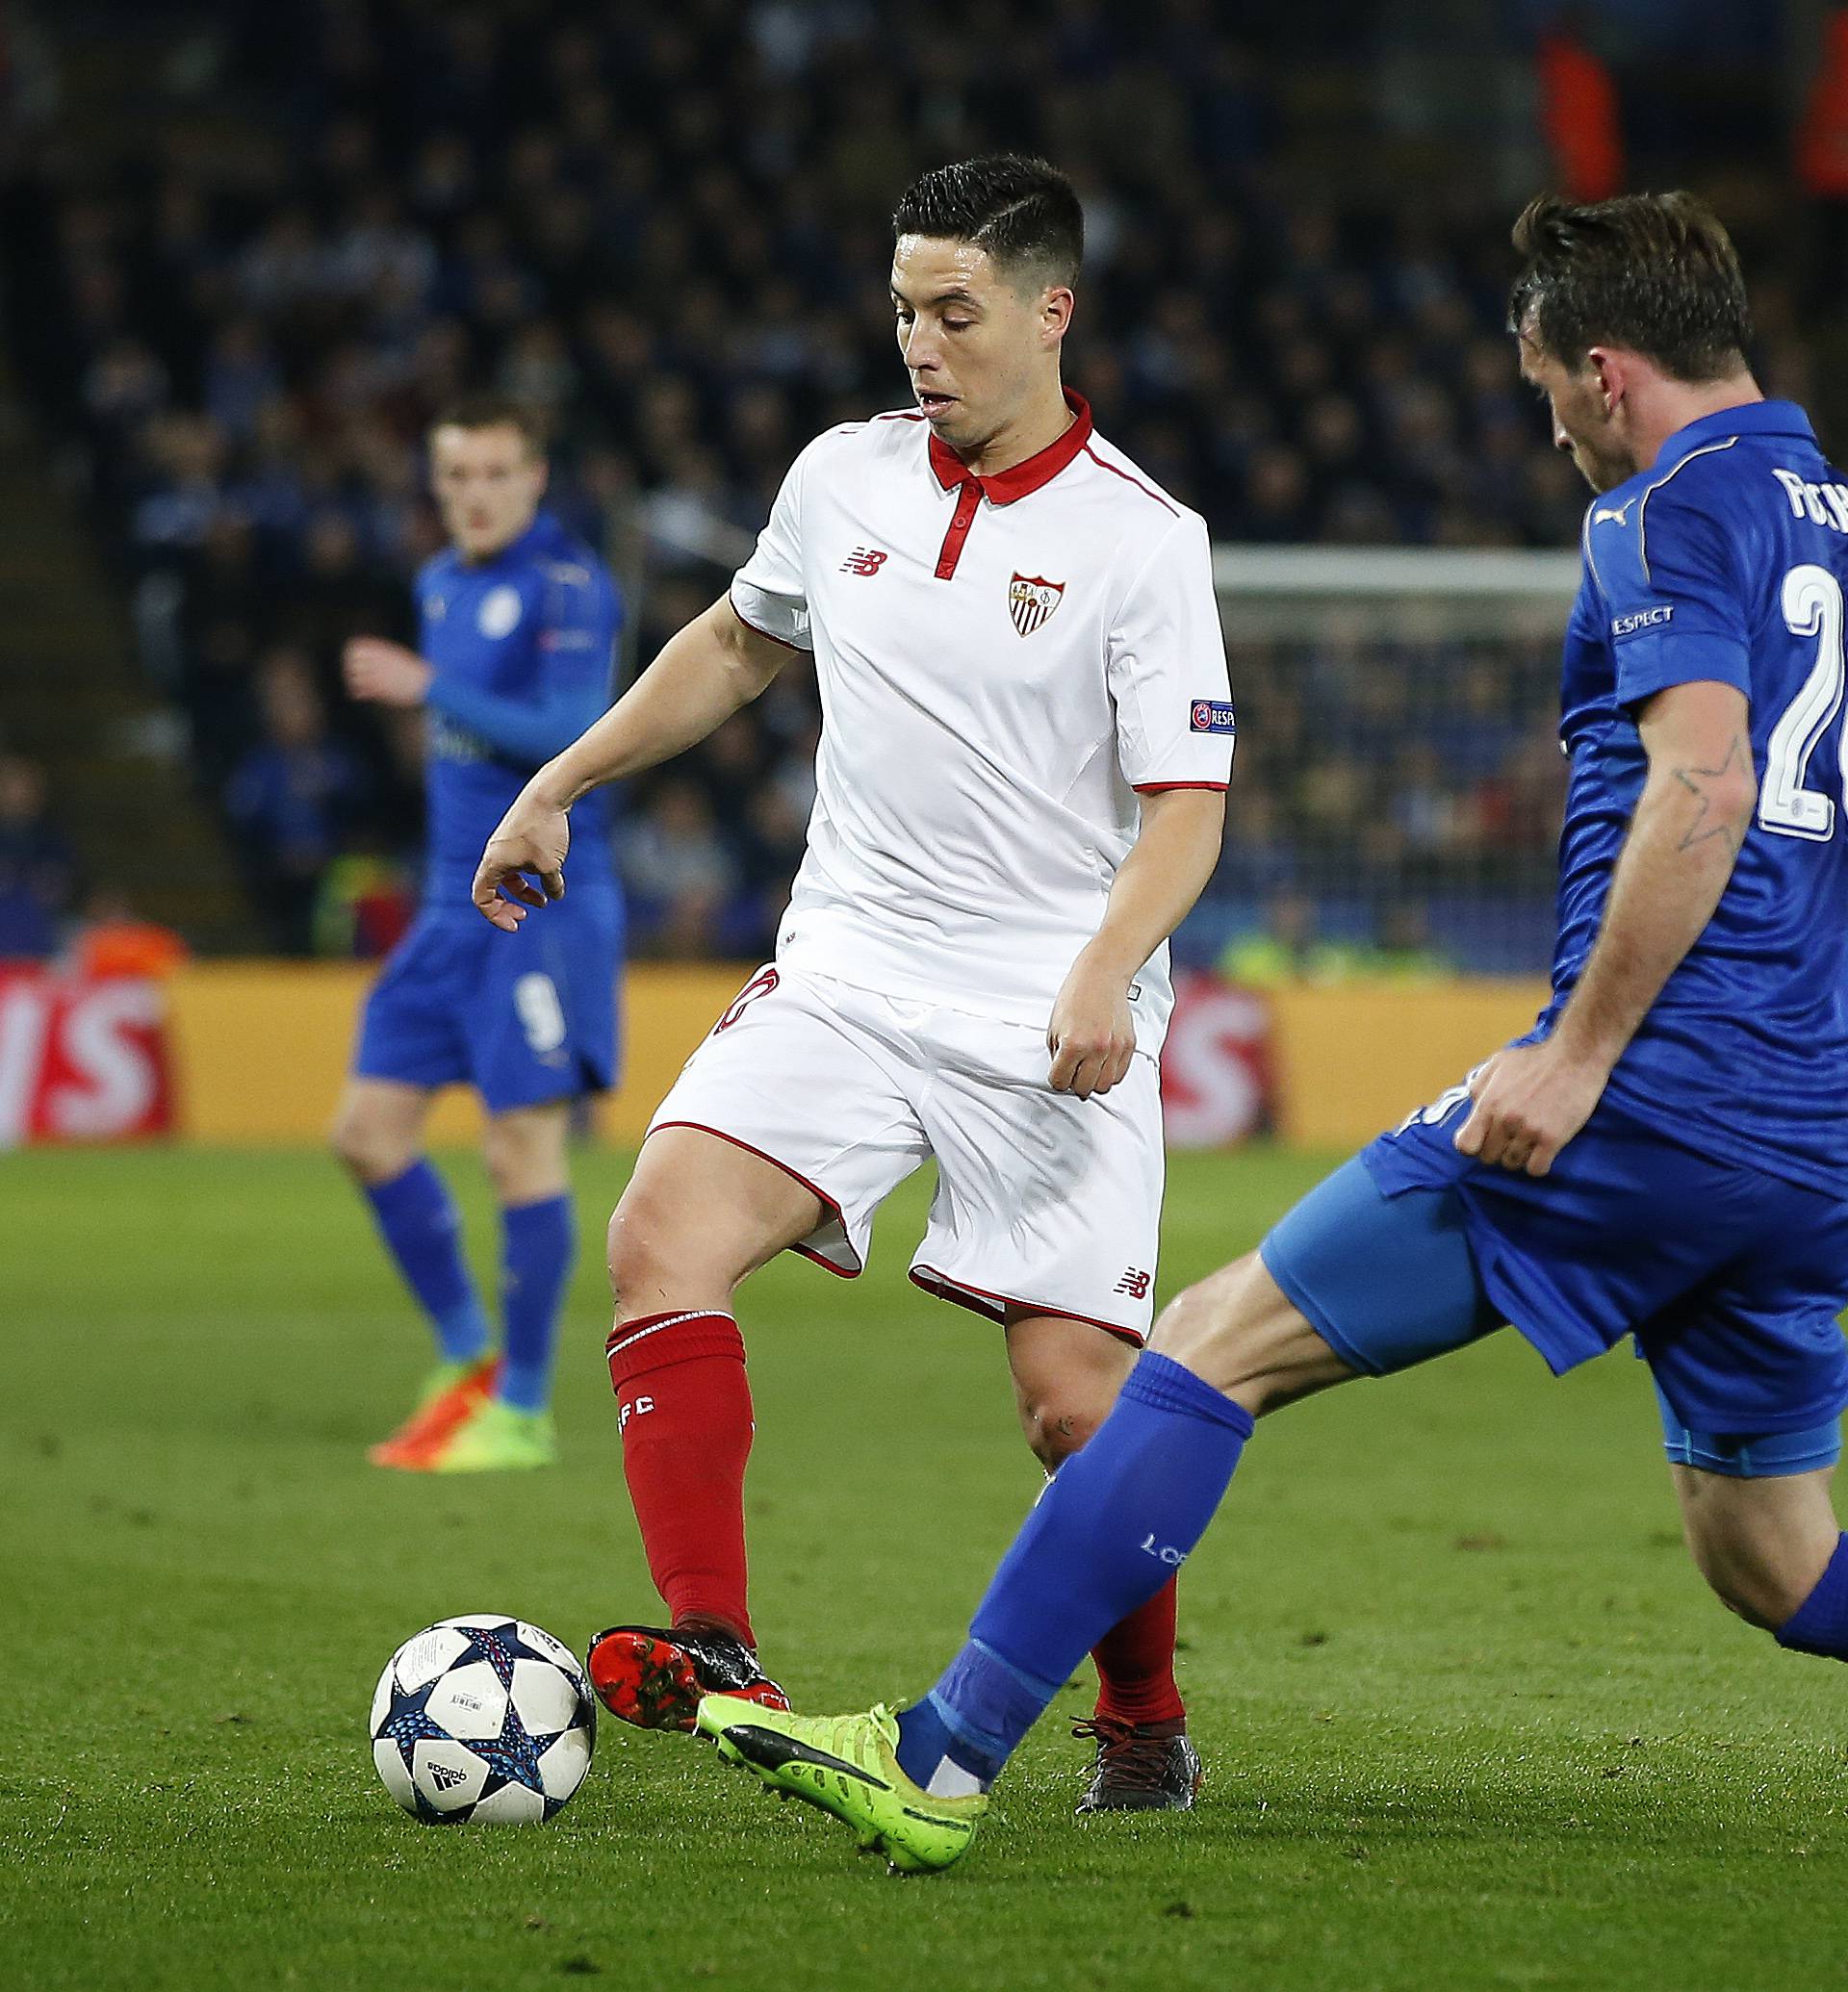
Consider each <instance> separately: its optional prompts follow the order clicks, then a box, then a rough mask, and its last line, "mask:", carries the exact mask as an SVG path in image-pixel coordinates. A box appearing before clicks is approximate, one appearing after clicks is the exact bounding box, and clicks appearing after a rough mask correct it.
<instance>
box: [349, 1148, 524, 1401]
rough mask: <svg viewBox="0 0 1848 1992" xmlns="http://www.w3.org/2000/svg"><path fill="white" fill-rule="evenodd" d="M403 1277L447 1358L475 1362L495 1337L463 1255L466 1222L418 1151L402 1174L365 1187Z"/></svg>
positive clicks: (444, 1358) (453, 1360)
mask: <svg viewBox="0 0 1848 1992" xmlns="http://www.w3.org/2000/svg"><path fill="white" fill-rule="evenodd" d="M366 1197H367V1201H368V1202H369V1203H370V1204H371V1205H372V1214H373V1215H374V1216H375V1217H376V1218H377V1219H378V1228H379V1230H380V1232H381V1233H382V1234H383V1235H384V1239H385V1244H386V1247H387V1249H388V1250H389V1251H390V1253H391V1255H392V1257H393V1259H395V1260H396V1261H397V1262H398V1271H399V1272H400V1273H402V1274H403V1275H404V1283H405V1285H406V1286H407V1287H409V1288H410V1290H411V1291H412V1292H413V1293H415V1294H416V1295H417V1299H418V1304H419V1305H420V1306H421V1307H422V1308H423V1310H424V1313H425V1314H426V1315H428V1316H429V1317H430V1325H431V1326H432V1327H433V1328H434V1329H435V1330H436V1340H437V1343H438V1346H439V1347H440V1348H441V1349H442V1351H443V1360H444V1361H445V1362H446V1363H472V1362H474V1361H475V1360H476V1359H477V1358H478V1357H480V1356H482V1355H484V1354H485V1353H486V1352H487V1348H488V1344H489V1342H490V1341H492V1340H493V1337H492V1335H491V1334H490V1333H489V1330H488V1317H487V1315H486V1314H484V1313H483V1312H482V1308H481V1301H480V1296H479V1295H478V1294H477V1293H476V1292H475V1282H474V1281H473V1280H472V1279H470V1278H469V1269H468V1267H467V1266H466V1265H465V1264H463V1261H462V1228H461V1220H460V1219H459V1218H458V1217H457V1215H456V1212H455V1204H454V1201H453V1200H452V1199H451V1197H450V1195H449V1190H448V1189H447V1188H445V1187H444V1183H443V1179H442V1177H441V1176H439V1175H438V1174H437V1173H436V1171H435V1169H433V1168H432V1167H431V1166H430V1163H429V1160H428V1158H427V1157H420V1158H419V1159H418V1160H417V1161H416V1162H413V1163H412V1164H411V1165H410V1167H409V1168H408V1169H406V1170H405V1171H404V1173H403V1174H402V1175H401V1176H394V1177H393V1178H392V1180H391V1181H390V1182H389V1183H373V1184H370V1185H368V1186H367V1188H366Z"/></svg>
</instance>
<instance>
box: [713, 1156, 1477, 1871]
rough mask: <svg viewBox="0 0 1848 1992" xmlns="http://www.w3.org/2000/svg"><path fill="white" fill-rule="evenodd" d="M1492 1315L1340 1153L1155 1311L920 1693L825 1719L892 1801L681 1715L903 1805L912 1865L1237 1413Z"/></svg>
mask: <svg viewBox="0 0 1848 1992" xmlns="http://www.w3.org/2000/svg"><path fill="white" fill-rule="evenodd" d="M1499 1324H1500V1316H1499V1315H1497V1314H1496V1312H1495V1310H1494V1308H1493V1307H1492V1306H1491V1304H1490V1303H1489V1301H1488V1299H1487V1296H1486V1294H1485V1292H1484V1290H1483V1287H1482V1282H1481V1279H1480V1276H1479V1274H1478V1272H1477V1268H1476V1261H1475V1257H1474V1253H1473V1250H1472V1247H1471V1245H1470V1242H1469V1238H1468V1233H1467V1231H1466V1228H1465V1224H1464V1221H1463V1213H1462V1211H1461V1208H1460V1205H1459V1203H1458V1199H1457V1197H1456V1195H1455V1193H1454V1191H1451V1190H1436V1189H1431V1190H1424V1189H1418V1190H1412V1191H1410V1192H1407V1193H1405V1194H1402V1195H1399V1196H1395V1197H1388V1196H1385V1195H1383V1194H1381V1192H1380V1191H1379V1190H1378V1189H1377V1188H1375V1187H1374V1184H1373V1179H1372V1177H1371V1175H1370V1174H1369V1172H1368V1170H1367V1167H1366V1165H1365V1164H1364V1163H1363V1162H1360V1161H1358V1160H1356V1161H1354V1162H1349V1163H1348V1164H1347V1166H1346V1167H1345V1168H1343V1169H1340V1170H1338V1171H1337V1172H1336V1173H1335V1175H1333V1176H1332V1177H1330V1178H1329V1179H1328V1180H1327V1181H1326V1182H1325V1183H1323V1184H1322V1186H1321V1187H1320V1188H1318V1189H1316V1190H1313V1191H1312V1192H1311V1193H1310V1194H1309V1196H1308V1197H1307V1198H1305V1199H1304V1200H1303V1202H1302V1203H1301V1204H1299V1205H1297V1206H1296V1209H1295V1210H1294V1211H1293V1212H1292V1213H1290V1214H1289V1215H1288V1216H1286V1217H1285V1218H1284V1219H1283V1221H1282V1222H1281V1223H1280V1224H1279V1225H1278V1226H1277V1227H1276V1229H1275V1230H1274V1231H1272V1232H1271V1233H1270V1237H1269V1238H1267V1239H1266V1240H1265V1241H1264V1244H1263V1246H1262V1247H1261V1248H1260V1250H1259V1251H1258V1252H1257V1253H1254V1254H1250V1255H1248V1256H1247V1257H1245V1258H1244V1259H1242V1260H1240V1261H1238V1262H1237V1263H1235V1264H1232V1265H1230V1266H1228V1267H1226V1268H1225V1269H1224V1270H1223V1271H1221V1272H1219V1273H1216V1274H1214V1275H1213V1276H1212V1277H1211V1278H1210V1279H1207V1280H1204V1281H1202V1282H1201V1283H1200V1284H1199V1285H1198V1286H1196V1287H1193V1288H1191V1289H1189V1290H1187V1291H1186V1292H1184V1293H1182V1294H1181V1295H1180V1296H1179V1297H1178V1298H1177V1299H1176V1300H1175V1301H1174V1302H1172V1303H1171V1304H1170V1305H1169V1307H1168V1308H1167V1309H1166V1310H1165V1311H1164V1313H1163V1315H1162V1317H1161V1319H1160V1320H1159V1321H1158V1322H1157V1324H1156V1328H1155V1333H1154V1337H1153V1341H1152V1343H1151V1346H1150V1348H1149V1350H1148V1352H1147V1353H1145V1354H1144V1355H1143V1356H1142V1358H1141V1359H1140V1360H1139V1361H1138V1363H1137V1364H1136V1366H1135V1367H1134V1368H1133V1369H1132V1370H1131V1372H1130V1374H1129V1377H1128V1379H1127V1381H1126V1382H1125V1383H1124V1385H1123V1387H1122V1390H1121V1392H1120V1393H1119V1395H1118V1397H1117V1403H1116V1406H1115V1408H1114V1409H1113V1410H1112V1412H1111V1414H1110V1416H1109V1417H1108V1418H1106V1419H1105V1421H1104V1423H1103V1425H1102V1427H1101V1428H1100V1429H1099V1431H1098V1432H1097V1434H1096V1435H1095V1437H1094V1438H1092V1439H1091V1442H1090V1443H1088V1444H1087V1445H1085V1446H1084V1447H1083V1448H1082V1450H1080V1451H1079V1452H1078V1453H1077V1454H1076V1455H1075V1456H1074V1457H1073V1458H1072V1459H1071V1460H1070V1461H1068V1462H1067V1463H1066V1464H1065V1466H1064V1467H1063V1468H1061V1469H1060V1471H1059V1473H1058V1474H1057V1476H1056V1477H1055V1478H1054V1479H1053V1481H1052V1483H1051V1485H1050V1486H1049V1487H1048V1488H1047V1489H1046V1491H1045V1493H1044V1494H1043V1495H1042V1496H1041V1498H1040V1501H1039V1503H1038V1504H1037V1506H1036V1507H1035V1508H1034V1510H1033V1513H1032V1514H1031V1515H1030V1516H1029V1517H1028V1519H1027V1521H1026V1523H1025V1525H1024V1527H1023V1528H1022V1529H1021V1531H1020V1533H1019V1535H1018V1536H1017V1537H1016V1538H1015V1540H1014V1546H1013V1547H1012V1548H1011V1549H1010V1550H1009V1552H1008V1554H1007V1555H1006V1557H1004V1558H1003V1560H1002V1563H1001V1566H1000V1569H999V1570H998V1571H997V1572H996V1574H995V1577H994V1580H993V1582H992V1583H991V1584H990V1586H989V1588H988V1595H987V1596H985V1597H984V1599H983V1601H982V1604H981V1606H980V1608H979V1609H978V1611H977V1613H976V1616H975V1620H974V1622H973V1623H972V1625H971V1628H970V1638H969V1641H968V1643H967V1644H966V1645H965V1646H964V1647H963V1650H962V1652H961V1653H960V1654H958V1656H957V1658H956V1659H955V1660H954V1661H953V1662H952V1663H951V1665H950V1667H949V1668H948V1669H947V1670H946V1672H945V1673H943V1675H942V1676H941V1677H940V1678H939V1680H938V1681H937V1685H936V1687H935V1688H934V1689H933V1690H932V1692H931V1693H930V1694H929V1695H928V1696H927V1697H925V1698H924V1699H923V1700H922V1701H920V1702H918V1703H916V1704H915V1705H914V1706H912V1707H911V1708H908V1709H906V1710H905V1712H904V1714H903V1715H902V1716H901V1717H899V1718H897V1719H895V1720H894V1719H893V1718H891V1717H890V1716H889V1715H883V1714H881V1713H880V1712H878V1711H875V1712H874V1714H873V1715H871V1716H867V1717H860V1718H856V1719H853V1721H854V1724H857V1725H858V1726H854V1727H852V1728H851V1731H850V1730H848V1729H840V1730H839V1734H838V1735H837V1736H835V1741H836V1742H837V1743H838V1744H839V1745H840V1747H841V1748H842V1749H847V1750H850V1751H851V1753H852V1754H853V1755H854V1757H855V1759H856V1761H858V1760H859V1759H860V1758H862V1757H863V1758H865V1759H866V1760H867V1761H868V1762H874V1761H877V1763H878V1764H880V1765H882V1766H884V1767H885V1768H884V1771H883V1774H882V1775H884V1776H885V1778H886V1782H887V1784H888V1786H890V1788H891V1789H893V1790H894V1791H896V1792H897V1793H898V1794H899V1795H900V1796H901V1797H902V1798H903V1800H904V1802H903V1803H902V1804H897V1805H896V1806H895V1807H894V1806H888V1805H887V1804H886V1800H885V1799H884V1798H883V1797H882V1798H878V1799H877V1800H876V1802H875V1801H874V1800H868V1801H867V1803H866V1804H865V1805H863V1806H862V1805H861V1804H860V1799H859V1797H858V1796H853V1795H851V1794H850V1796H849V1797H847V1798H843V1799H840V1800H839V1802H835V1801H834V1796H833V1794H834V1788H833V1787H828V1788H824V1787H823V1786H821V1785H816V1786H814V1788H813V1789H809V1788H805V1786H804V1776H805V1775H806V1774H798V1773H795V1772H788V1773H786V1774H785V1772H784V1771H783V1769H782V1768H781V1767H782V1766H784V1765H786V1764H788V1763H790V1762H791V1761H792V1757H791V1755H790V1748H789V1747H790V1745H791V1744H795V1745H798V1746H802V1747H806V1748H810V1749H818V1748H823V1746H821V1745H818V1744H816V1743H815V1741H814V1739H813V1738H812V1737H811V1736H809V1733H808V1730H807V1729H806V1728H805V1727H804V1726H803V1724H804V1719H802V1718H790V1717H785V1716H776V1717H773V1718H766V1719H765V1720H764V1722H763V1723H762V1724H760V1725H757V1726H756V1727H754V1725H753V1724H750V1723H749V1722H746V1721H744V1720H743V1716H742V1712H741V1711H737V1712H734V1711H733V1710H732V1708H731V1707H729V1706H728V1705H727V1704H725V1703H724V1702H723V1701H719V1702H714V1703H712V1704H708V1707H707V1709H706V1710H704V1711H703V1712H702V1716H701V1724H702V1726H703V1727H705V1728H706V1729H708V1730H709V1731H710V1732H711V1733H713V1734H715V1735H718V1736H721V1737H723V1738H724V1739H725V1743H726V1746H727V1748H728V1749H729V1751H730V1753H731V1755H732V1758H733V1759H734V1760H735V1761H740V1762H744V1763H748V1764H749V1765H750V1766H751V1767H752V1768H753V1769H755V1770H757V1773H758V1775H763V1776H766V1777H768V1778H769V1779H770V1780H771V1781H772V1782H777V1783H780V1784H782V1785H783V1786H784V1787H785V1788H787V1789H789V1790H791V1791H792V1792H795V1793H796V1795H797V1796H800V1797H804V1798H809V1799H811V1800H814V1801H815V1802H817V1803H822V1804H825V1805H827V1806H828V1808H829V1809H831V1810H834V1811H837V1812H839V1813H841V1815H842V1816H843V1817H849V1816H851V1817H852V1819H853V1822H854V1823H855V1824H857V1825H859V1826H860V1827H861V1829H862V1830H863V1831H868V1830H871V1831H876V1832H877V1834H878V1836H879V1838H880V1839H881V1841H882V1842H883V1843H884V1844H886V1845H887V1846H888V1848H889V1847H890V1846H892V1845H894V1844H897V1845H901V1846H903V1845H904V1844H905V1836H906V1835H907V1834H910V1833H911V1832H912V1831H913V1827H912V1825H911V1818H912V1816H913V1814H916V1815H917V1816H918V1817H920V1818H921V1819H922V1820H923V1822H924V1824H923V1825H920V1826H917V1827H916V1832H917V1834H918V1835H919V1836H920V1837H919V1838H918V1840H917V1844H916V1847H915V1848H914V1849H913V1850H912V1852H914V1853H915V1855H916V1858H917V1859H918V1860H919V1861H920V1862H921V1863H922V1864H926V1865H941V1864H944V1863H945V1862H946V1861H947V1860H948V1859H953V1858H955V1857H956V1852H957V1851H959V1850H960V1847H961V1846H962V1845H963V1844H966V1838H967V1835H968V1833H969V1832H970V1831H971V1830H972V1824H971V1820H972V1815H970V1814H968V1812H967V1810H966V1808H967V1807H969V1806H970V1805H972V1804H973V1803H974V1802H975V1800H976V1799H977V1798H978V1796H979V1795H980V1794H981V1793H982V1792H984V1791H986V1789H987V1787H988V1784H989V1783H990V1782H991V1781H992V1780H993V1778H994V1777H995V1776H996V1775H998V1773H999V1771H1000V1769H1001V1766H1002V1765H1003V1764H1004V1763H1005V1762H1006V1760H1007V1758H1008V1756H1009V1755H1010V1754H1011V1753H1012V1751H1013V1750H1014V1748H1015V1746H1016V1745H1017V1744H1018V1743H1019V1742H1020V1740H1021V1739H1022V1738H1023V1737H1024V1736H1025V1734H1026V1732H1027V1730H1028V1729H1029V1728H1030V1727H1031V1726H1032V1725H1033V1724H1034V1723H1035V1722H1036V1721H1037V1720H1038V1719H1039V1717H1040V1714H1041V1713H1043V1711H1044V1710H1045V1708H1046V1706H1047V1705H1048V1704H1049V1702H1050V1701H1051V1699H1052V1698H1053V1697H1054V1696H1055V1695H1056V1694H1057V1693H1058V1691H1059V1689H1060V1688H1061V1687H1062V1686H1063V1685H1064V1683H1065V1681H1066V1680H1067V1679H1068V1678H1069V1677H1070V1674H1071V1672H1072V1670H1073V1668H1074V1667H1075V1666H1076V1665H1077V1663H1078V1661H1079V1660H1080V1659H1081V1658H1082V1657H1083V1655H1084V1654H1085V1652H1086V1651H1087V1650H1089V1649H1090V1648H1091V1647H1092V1646H1094V1645H1095V1644H1096V1642H1097V1640H1098V1639H1099V1638H1100V1637H1101V1636H1102V1635H1103V1634H1104V1632H1105V1631H1107V1630H1108V1629H1109V1627H1111V1626H1112V1625H1114V1624H1117V1623H1118V1622H1121V1621H1122V1620H1124V1619H1125V1618H1127V1617H1128V1616H1129V1615H1130V1614H1131V1613H1132V1612H1134V1611H1135V1610H1136V1609H1137V1608H1138V1607H1139V1606H1141V1605H1142V1604H1144V1603H1146V1601H1147V1600H1148V1599H1149V1598H1150V1597H1152V1596H1155V1595H1156V1593H1157V1592H1159V1591H1160V1590H1161V1589H1162V1588H1163V1587H1164V1585H1166V1584H1167V1583H1168V1581H1170V1579H1171V1578H1172V1576H1173V1573H1174V1571H1176V1570H1178V1568H1179V1567H1180V1566H1181V1564H1182V1563H1184V1562H1185V1561H1186V1558H1187V1556H1188V1554H1189V1553H1190V1552H1191V1550H1192V1548H1193V1545H1194V1543H1196V1542H1197V1541H1198V1539H1199V1537H1200V1536H1201V1534H1202V1533H1204V1531H1205V1528H1206V1526H1207V1523H1208V1522H1209V1521H1210V1520H1211V1519H1212V1517H1213V1514H1214V1512H1215V1511H1216V1509H1217V1508H1218V1506H1219V1501H1220V1499H1221V1497H1222V1496H1223V1494H1224V1493H1225V1490H1226V1488H1227V1486H1228V1485H1229V1483H1230V1481H1231V1478H1232V1473H1233V1469H1234V1468H1236V1466H1237V1465H1238V1461H1239V1456H1240V1454H1241V1452H1242V1450H1243V1448H1244V1445H1245V1441H1246V1440H1247V1439H1248V1438H1249V1437H1250V1436H1251V1432H1252V1429H1253V1423H1254V1420H1255V1418H1256V1417H1261V1416H1263V1415H1265V1414H1267V1413H1269V1412H1270V1411H1273V1410H1275V1409H1277V1408H1279V1407H1280V1406H1282V1405H1284V1404H1287V1403H1292V1402H1294V1401H1295V1400H1296V1398H1298V1397H1302V1396H1306V1395H1309V1394H1310V1393H1311V1392H1315V1391H1319V1390H1323V1389H1326V1388H1328V1387H1329V1386H1331V1385H1333V1384H1336V1383H1339V1382H1342V1381H1344V1380H1346V1379H1347V1378H1348V1377H1351V1376H1354V1375H1358V1374H1375V1375H1377V1374H1384V1373H1387V1372H1388V1371H1392V1370H1397V1369H1401V1368H1405V1367H1408V1366H1411V1365H1413V1364H1415V1363H1419V1362H1423V1361H1425V1360H1427V1359H1429V1358H1431V1357H1434V1356H1437V1355H1441V1354H1443V1353H1445V1352H1446V1351H1448V1350H1450V1349H1454V1348H1458V1347H1461V1346H1463V1345H1464V1344H1465V1343H1467V1342H1470V1341H1474V1340H1476V1338H1477V1337H1478V1336H1481V1335H1483V1334H1486V1333H1488V1332H1490V1331H1491V1330H1492V1329H1493V1328H1495V1327H1496V1326H1498V1325H1499ZM817 1720H818V1719H817ZM792 1725H793V1726H792ZM836 1728H838V1724H836ZM759 1730H760V1731H761V1734H759ZM829 1733H830V1735H831V1736H834V1735H835V1731H834V1729H831V1730H830V1731H829ZM840 1789H842V1790H846V1789H847V1788H846V1787H845V1786H842V1787H841V1788H840ZM855 1790H856V1791H857V1790H858V1788H855ZM939 1800H940V1801H941V1802H940V1804H939V1803H938V1802H937V1801H939ZM882 1808H884V1809H882ZM958 1808H964V1809H963V1811H962V1812H959V1810H958ZM875 1811H877V1812H879V1818H878V1819H877V1820H874V1819H872V1818H871V1814H872V1812H875ZM862 1812H864V1813H865V1814H866V1817H864V1818H862V1817H861V1816H860V1815H861V1813H862ZM939 1814H940V1815H941V1816H940V1817H939ZM933 1836H936V1837H935V1838H933ZM944 1848H948V1849H949V1850H950V1851H948V1852H943V1851H942V1850H943V1849H944ZM933 1850H936V1851H933Z"/></svg>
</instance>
